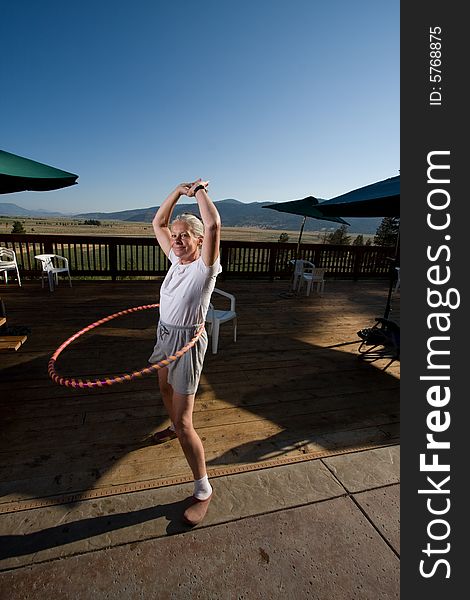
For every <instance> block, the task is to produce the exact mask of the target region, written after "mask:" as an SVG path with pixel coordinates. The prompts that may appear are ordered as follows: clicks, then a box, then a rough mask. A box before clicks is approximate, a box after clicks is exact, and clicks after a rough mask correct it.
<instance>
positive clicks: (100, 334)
mask: <svg viewBox="0 0 470 600" xmlns="http://www.w3.org/2000/svg"><path fill="white" fill-rule="evenodd" d="M218 285H219V284H218ZM288 285H289V283H288V282H286V281H274V282H259V281H226V282H223V283H222V282H221V283H220V287H221V288H222V289H225V290H226V291H228V292H231V293H233V294H235V296H236V298H237V312H238V315H239V332H238V333H239V335H238V342H237V343H236V344H234V343H233V340H232V331H231V324H227V325H224V326H222V329H221V338H220V343H219V352H218V354H216V355H212V354H211V353H210V348H209V351H208V353H207V355H206V361H205V367H204V372H203V376H202V379H201V384H200V388H199V393H198V396H197V405H196V409H195V414H194V421H195V425H196V428H197V430H198V432H199V434H200V436H201V438H202V439H203V443H204V447H205V450H206V459H207V464H208V469H209V475H210V476H212V477H214V476H218V475H225V474H228V473H238V472H243V471H249V470H252V469H258V468H263V467H268V466H273V465H279V464H286V463H289V462H297V461H301V460H308V459H312V458H319V457H322V456H328V455H333V454H341V453H346V452H352V451H357V450H360V449H364V448H375V447H380V446H387V445H391V444H397V443H398V441H399V362H398V361H396V360H391V359H390V358H387V357H380V356H377V357H374V358H373V360H367V361H366V360H363V359H362V360H361V358H360V354H359V352H358V347H359V345H360V342H361V340H360V338H359V337H358V336H357V331H358V330H359V329H362V328H363V327H368V326H369V327H370V326H372V325H373V324H374V322H375V319H376V318H377V317H380V316H382V315H383V311H384V307H385V303H386V297H387V292H388V285H387V282H384V281H371V282H352V281H328V282H327V284H326V288H325V293H324V295H323V296H322V297H320V296H318V295H316V294H312V295H311V296H310V297H308V298H307V297H305V296H293V297H286V295H285V293H284V292H285V291H286V289H287V288H288ZM159 286H160V283H159V282H156V281H121V282H115V283H111V282H85V281H78V282H74V286H73V288H68V287H66V286H65V285H64V286H60V287H59V288H58V289H57V290H56V291H55V292H54V293H53V294H50V293H49V292H48V291H47V290H42V289H41V287H40V285H39V284H38V283H37V282H33V283H26V284H25V285H24V286H23V287H22V288H18V287H17V286H15V285H11V284H9V285H8V286H2V289H1V295H2V299H3V301H4V302H5V305H6V309H7V314H8V321H9V324H10V325H17V326H25V327H28V328H29V329H30V331H31V333H30V335H28V340H27V342H26V343H25V344H24V346H22V347H21V348H20V350H18V351H17V352H12V353H8V354H6V353H3V354H2V355H1V361H2V367H3V369H2V383H1V390H2V392H1V398H2V399H1V401H0V403H1V406H2V415H3V419H2V440H3V443H2V447H1V448H0V490H1V500H0V512H13V511H15V510H20V509H22V508H27V507H34V506H40V505H44V504H48V503H51V504H52V503H54V504H55V503H57V504H60V503H61V502H64V501H65V500H68V501H78V500H81V499H83V498H98V497H102V496H106V495H111V494H117V493H123V492H126V491H133V490H139V489H150V488H154V487H160V486H164V485H171V484H174V483H180V482H183V481H189V480H190V479H191V476H190V472H189V468H188V466H187V464H186V461H185V459H184V456H183V454H182V451H181V449H180V447H179V444H178V442H177V440H174V441H172V442H168V443H166V444H163V445H160V446H153V445H150V444H149V443H148V442H147V441H146V439H147V438H148V436H149V435H150V434H151V433H153V432H155V431H157V430H158V429H160V428H162V427H164V426H166V425H167V424H168V420H167V417H166V414H165V410H164V407H163V405H162V402H161V399H160V395H159V393H158V388H157V384H156V377H155V376H151V377H147V378H143V379H139V380H137V381H135V382H131V383H126V384H118V385H113V386H107V387H104V388H100V389H84V390H72V389H69V388H65V387H61V386H58V385H55V384H54V383H53V382H52V381H51V380H50V379H49V377H48V375H47V363H48V360H49V358H50V356H51V354H52V353H53V352H54V350H55V349H56V348H57V346H59V344H61V343H62V342H63V341H64V340H65V339H67V338H68V337H69V336H70V335H72V334H73V333H75V332H76V331H78V330H80V329H81V328H83V327H84V326H86V325H88V324H89V323H92V322H94V321H96V320H97V319H99V318H102V317H104V316H107V315H108V314H111V313H114V312H117V311H119V310H123V309H125V308H129V307H132V306H139V305H142V304H150V303H154V302H158V290H159ZM156 318H157V313H156V311H142V312H139V313H133V314H131V315H126V316H124V317H122V318H119V319H116V320H114V321H111V322H109V323H106V324H105V325H102V326H100V327H99V328H97V329H95V330H93V331H92V332H90V334H87V335H86V336H84V337H83V338H80V340H79V341H77V342H76V343H75V344H72V345H71V346H70V347H69V348H68V349H67V350H66V351H65V352H64V354H63V355H61V357H60V358H59V360H58V363H57V368H58V370H59V371H60V372H61V373H63V374H66V375H68V376H74V377H80V378H82V379H85V378H87V377H89V378H95V377H101V376H103V375H112V374H118V373H122V372H126V371H132V370H134V369H139V368H142V367H144V366H146V364H147V358H148V356H149V355H150V352H151V349H152V347H153V341H154V330H155V324H156ZM389 318H390V319H393V320H395V321H396V322H399V294H396V295H394V297H393V300H392V312H391V314H390V317H389Z"/></svg>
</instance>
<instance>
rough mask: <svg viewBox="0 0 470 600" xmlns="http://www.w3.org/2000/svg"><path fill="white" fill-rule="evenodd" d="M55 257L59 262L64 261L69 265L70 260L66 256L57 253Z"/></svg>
mask: <svg viewBox="0 0 470 600" xmlns="http://www.w3.org/2000/svg"><path fill="white" fill-rule="evenodd" d="M54 258H55V259H57V261H58V262H59V263H63V264H64V265H65V266H66V267H68V266H69V261H68V259H67V258H65V256H60V255H59V254H55V255H54Z"/></svg>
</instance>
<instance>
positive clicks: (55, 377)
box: [47, 304, 204, 388]
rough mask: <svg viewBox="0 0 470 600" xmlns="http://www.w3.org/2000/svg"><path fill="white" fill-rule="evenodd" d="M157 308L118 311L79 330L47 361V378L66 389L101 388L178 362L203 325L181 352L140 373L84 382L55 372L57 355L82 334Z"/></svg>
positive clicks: (153, 305)
mask: <svg viewBox="0 0 470 600" xmlns="http://www.w3.org/2000/svg"><path fill="white" fill-rule="evenodd" d="M158 306H160V305H159V304H145V305H143V306H136V307H134V308H127V309H126V310H120V311H119V312H117V313H113V314H112V315H109V316H107V317H104V318H103V319H100V320H99V321H95V322H94V323H92V324H91V325H88V326H87V327H84V328H83V329H81V330H80V331H78V332H77V333H75V334H74V335H72V336H71V337H69V339H68V340H66V341H65V342H64V343H63V344H61V345H60V346H59V347H58V348H57V350H56V351H55V352H54V354H53V355H52V356H51V358H50V359H49V363H48V367H47V371H48V373H49V377H50V378H51V379H52V381H53V382H54V383H57V384H58V385H64V386H66V387H72V388H94V387H103V386H105V385H113V384H115V383H125V382H127V381H133V380H134V379H136V378H137V377H143V376H144V375H151V374H152V373H155V372H156V371H158V369H163V367H166V366H167V365H169V364H170V363H172V362H174V361H175V360H178V359H179V358H180V357H181V356H182V355H183V354H184V353H185V352H187V351H188V350H189V349H190V348H192V347H193V346H194V344H195V343H196V342H197V340H198V339H199V337H200V336H201V334H202V332H203V331H204V323H203V324H202V325H201V326H200V327H199V329H198V330H197V331H196V335H195V336H194V337H193V338H192V339H191V340H190V341H189V342H188V343H187V344H186V346H183V348H181V350H178V351H177V352H175V353H174V354H172V355H171V356H169V357H168V358H166V359H164V360H161V361H160V362H158V363H155V364H154V365H152V366H150V367H145V368H144V369H140V371H133V372H132V373H122V374H121V375H116V376H114V377H106V378H105V379H87V380H85V381H84V380H83V379H75V378H74V377H62V376H61V375H59V374H58V373H57V371H56V368H55V363H56V361H57V358H58V357H59V355H60V354H61V353H62V352H63V351H64V350H65V348H67V346H69V345H70V344H71V343H72V342H74V341H75V340H76V339H78V338H79V337H81V336H82V335H83V334H85V333H87V332H88V331H91V330H92V329H95V327H98V326H99V325H103V323H107V322H108V321H111V320H112V319H116V318H117V317H122V316H123V315H127V314H130V313H133V312H137V311H139V310H148V309H150V308H157V307H158Z"/></svg>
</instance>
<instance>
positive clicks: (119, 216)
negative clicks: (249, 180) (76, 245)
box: [0, 198, 382, 234]
mask: <svg viewBox="0 0 470 600" xmlns="http://www.w3.org/2000/svg"><path fill="white" fill-rule="evenodd" d="M269 204H275V202H248V203H245V202H240V201H239V200H235V199H234V198H226V199H225V200H218V201H217V202H215V205H216V206H217V209H218V211H219V213H220V217H221V219H222V223H223V225H224V226H225V227H258V228H260V229H275V230H279V231H299V230H300V226H301V224H302V217H301V216H298V215H290V214H288V213H281V212H278V211H276V210H269V209H267V208H263V206H268V205H269ZM157 209H158V206H152V207H150V208H135V209H130V210H121V211H118V212H90V213H81V214H77V215H65V214H61V213H58V212H50V211H47V210H42V209H36V210H34V209H26V208H22V207H21V206H18V205H16V204H9V203H1V202H0V216H2V215H3V216H8V217H44V218H47V217H64V218H74V219H97V220H100V221H130V222H134V223H150V222H151V221H152V219H153V217H154V215H155V213H156V212H157ZM182 212H194V213H196V214H198V208H197V205H196V204H195V203H194V204H177V205H176V207H175V210H174V214H175V215H178V214H180V213H182ZM345 220H346V221H347V222H348V223H350V227H348V233H349V234H358V233H366V234H367V233H368V234H374V233H375V232H376V231H377V227H378V226H379V224H380V221H381V220H382V218H381V217H375V218H368V219H357V218H354V219H353V218H346V219H345ZM337 227H339V225H337V224H336V223H333V222H331V221H320V220H318V219H311V218H309V219H307V221H306V223H305V228H304V231H319V230H321V229H323V228H326V229H336V228H337Z"/></svg>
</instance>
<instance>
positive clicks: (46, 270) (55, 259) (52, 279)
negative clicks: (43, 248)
mask: <svg viewBox="0 0 470 600" xmlns="http://www.w3.org/2000/svg"><path fill="white" fill-rule="evenodd" d="M34 258H36V259H37V260H39V261H40V263H41V267H42V273H41V285H42V287H44V279H46V278H47V280H48V282H49V290H50V291H51V292H53V291H54V285H56V286H58V285H59V275H60V274H66V275H68V278H69V284H70V287H72V278H71V277H70V270H69V261H68V259H67V258H65V256H60V255H59V254H38V255H36V256H35V257H34Z"/></svg>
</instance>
